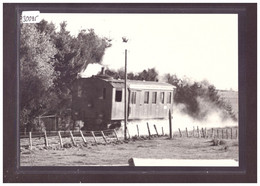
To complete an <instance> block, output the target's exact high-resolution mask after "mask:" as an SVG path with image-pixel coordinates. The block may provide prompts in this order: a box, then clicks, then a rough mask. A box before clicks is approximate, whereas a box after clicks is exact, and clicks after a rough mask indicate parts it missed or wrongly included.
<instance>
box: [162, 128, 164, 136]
mask: <svg viewBox="0 0 260 186" xmlns="http://www.w3.org/2000/svg"><path fill="white" fill-rule="evenodd" d="M162 135H163V136H164V131H163V127H162Z"/></svg>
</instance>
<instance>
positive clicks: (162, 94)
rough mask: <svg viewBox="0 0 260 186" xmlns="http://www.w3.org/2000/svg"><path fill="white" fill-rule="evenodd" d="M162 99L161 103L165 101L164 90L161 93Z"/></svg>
mask: <svg viewBox="0 0 260 186" xmlns="http://www.w3.org/2000/svg"><path fill="white" fill-rule="evenodd" d="M160 100H161V103H164V92H161V94H160Z"/></svg>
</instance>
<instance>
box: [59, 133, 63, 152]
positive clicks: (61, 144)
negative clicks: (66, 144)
mask: <svg viewBox="0 0 260 186" xmlns="http://www.w3.org/2000/svg"><path fill="white" fill-rule="evenodd" d="M58 135H59V139H60V146H61V148H62V147H63V143H62V138H61V135H60V131H58Z"/></svg>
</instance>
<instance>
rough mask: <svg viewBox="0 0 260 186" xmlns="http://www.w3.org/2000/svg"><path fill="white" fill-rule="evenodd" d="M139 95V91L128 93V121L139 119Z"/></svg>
mask: <svg viewBox="0 0 260 186" xmlns="http://www.w3.org/2000/svg"><path fill="white" fill-rule="evenodd" d="M140 93H141V91H139V90H131V91H130V99H129V111H128V113H129V117H128V118H129V119H139V117H140V116H139V113H140Z"/></svg>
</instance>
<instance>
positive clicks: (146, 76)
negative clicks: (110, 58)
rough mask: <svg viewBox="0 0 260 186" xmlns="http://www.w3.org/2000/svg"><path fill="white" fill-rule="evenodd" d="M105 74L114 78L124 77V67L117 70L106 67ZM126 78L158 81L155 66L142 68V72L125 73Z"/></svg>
mask: <svg viewBox="0 0 260 186" xmlns="http://www.w3.org/2000/svg"><path fill="white" fill-rule="evenodd" d="M105 73H106V75H109V76H111V77H113V78H115V79H125V71H124V69H119V70H117V71H114V70H111V69H107V70H106V71H105ZM127 79H130V80H145V81H158V72H157V71H156V70H155V68H151V69H148V70H143V71H142V72H139V73H136V74H134V73H133V72H130V73H127Z"/></svg>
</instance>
